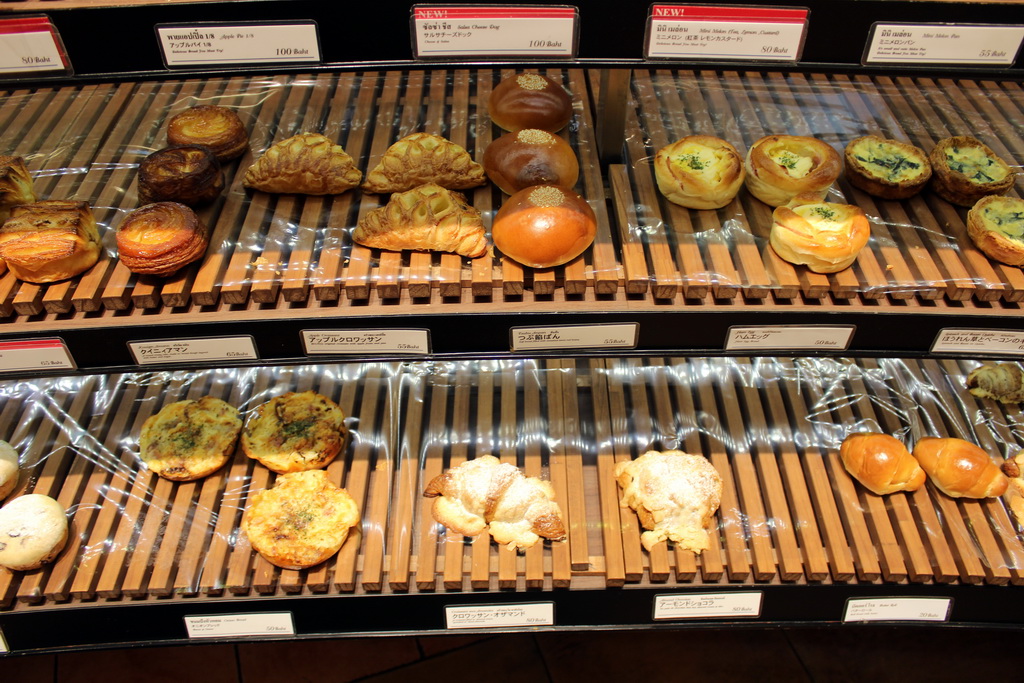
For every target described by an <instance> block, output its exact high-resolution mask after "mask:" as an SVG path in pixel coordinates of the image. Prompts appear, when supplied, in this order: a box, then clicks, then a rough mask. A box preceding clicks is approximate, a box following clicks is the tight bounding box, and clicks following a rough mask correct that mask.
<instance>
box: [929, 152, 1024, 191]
mask: <svg viewBox="0 0 1024 683" xmlns="http://www.w3.org/2000/svg"><path fill="white" fill-rule="evenodd" d="M928 159H929V160H930V161H931V163H932V189H933V190H935V193H936V194H938V195H939V196H940V197H942V198H943V199H945V200H946V201H947V202H950V203H952V204H957V205H959V206H973V205H974V204H975V202H977V201H978V200H979V199H981V198H982V197H985V196H988V195H993V194H1006V193H1007V192H1008V191H1009V189H1010V188H1011V187H1013V181H1014V173H1013V169H1011V168H1010V167H1009V165H1008V164H1007V163H1006V162H1005V161H1003V160H1002V159H1000V158H999V157H998V156H996V153H995V152H993V151H992V150H991V149H990V148H989V147H988V145H986V144H985V143H983V142H982V141H980V140H977V139H975V138H972V137H970V136H967V135H956V136H954V137H951V138H944V139H942V140H939V142H938V144H936V145H935V148H934V149H932V151H931V153H930V154H929V155H928Z"/></svg>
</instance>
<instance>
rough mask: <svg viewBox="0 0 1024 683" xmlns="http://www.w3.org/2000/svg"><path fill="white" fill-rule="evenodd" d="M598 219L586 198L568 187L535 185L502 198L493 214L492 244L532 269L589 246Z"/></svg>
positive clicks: (568, 257)
mask: <svg viewBox="0 0 1024 683" xmlns="http://www.w3.org/2000/svg"><path fill="white" fill-rule="evenodd" d="M596 234H597V219H596V217H595V216H594V211H593V209H591V208H590V205H588V204H587V200H585V199H584V198H583V197H581V196H579V195H578V194H576V193H575V192H573V191H572V190H570V189H567V188H564V187H557V186H555V185H537V186H535V187H528V188H526V189H525V190H520V191H519V192H516V193H515V194H514V195H512V196H511V197H509V198H508V199H506V200H505V203H504V204H502V205H501V208H500V209H498V212H497V213H496V214H495V215H494V222H493V224H492V225H491V238H492V239H493V240H494V246H496V247H497V248H498V249H500V250H501V252H502V253H503V254H505V255H506V256H508V257H509V258H511V259H514V260H516V261H518V262H519V263H522V264H523V265H524V266H529V267H531V268H552V267H554V266H560V265H562V264H563V263H567V262H569V261H571V260H573V259H574V258H576V257H577V256H579V255H580V254H582V253H583V252H584V251H585V250H586V249H587V247H589V246H590V245H591V244H592V243H593V241H594V237H595V236H596Z"/></svg>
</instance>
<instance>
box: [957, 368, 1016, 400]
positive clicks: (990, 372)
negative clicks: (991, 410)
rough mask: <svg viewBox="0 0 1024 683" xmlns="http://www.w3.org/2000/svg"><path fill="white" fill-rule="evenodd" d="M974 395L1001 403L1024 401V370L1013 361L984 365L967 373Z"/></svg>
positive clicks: (969, 389)
mask: <svg viewBox="0 0 1024 683" xmlns="http://www.w3.org/2000/svg"><path fill="white" fill-rule="evenodd" d="M967 390H968V391H970V392H971V395H972V396H977V397H978V398H990V399H992V400H993V401H999V402H1000V403H1024V370H1021V369H1020V366H1019V365H1015V364H1013V363H997V364H996V365H982V366H980V367H977V368H974V369H973V370H971V372H970V374H968V375H967Z"/></svg>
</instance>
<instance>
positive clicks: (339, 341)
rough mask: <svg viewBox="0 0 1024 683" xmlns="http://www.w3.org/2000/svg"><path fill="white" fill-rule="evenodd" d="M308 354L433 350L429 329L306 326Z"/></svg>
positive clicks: (418, 351) (303, 332)
mask: <svg viewBox="0 0 1024 683" xmlns="http://www.w3.org/2000/svg"><path fill="white" fill-rule="evenodd" d="M302 343H303V345H304V346H305V347H306V355H308V356H312V355H316V354H348V353H359V354H362V353H371V354H372V353H417V354H423V353H430V332H429V331H428V330H303V331H302Z"/></svg>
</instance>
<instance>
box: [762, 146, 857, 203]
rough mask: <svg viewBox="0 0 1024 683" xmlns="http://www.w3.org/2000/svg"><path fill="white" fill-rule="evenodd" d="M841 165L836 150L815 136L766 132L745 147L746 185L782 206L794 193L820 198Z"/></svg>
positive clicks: (826, 192)
mask: <svg viewBox="0 0 1024 683" xmlns="http://www.w3.org/2000/svg"><path fill="white" fill-rule="evenodd" d="M842 167H843V162H842V160H841V159H840V158H839V154H838V153H837V152H836V151H835V150H834V149H832V147H831V146H829V145H827V144H825V143H824V142H822V141H821V140H818V139H817V138H811V137H805V136H800V135H769V136H767V137H763V138H761V139H760V140H758V141H757V142H755V143H754V144H753V145H752V146H751V147H750V149H749V150H748V151H747V159H746V162H745V168H746V171H747V175H746V184H747V189H748V190H750V193H751V194H752V195H754V196H755V197H757V198H758V199H760V200H761V201H762V202H764V203H765V204H768V205H769V206H782V205H783V204H785V203H786V202H788V201H789V200H791V199H792V198H793V197H795V196H797V195H798V194H814V195H815V196H817V198H818V199H824V198H825V195H826V194H828V189H829V188H830V187H831V186H832V183H834V182H835V181H836V178H838V177H839V172H840V171H841V170H842Z"/></svg>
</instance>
